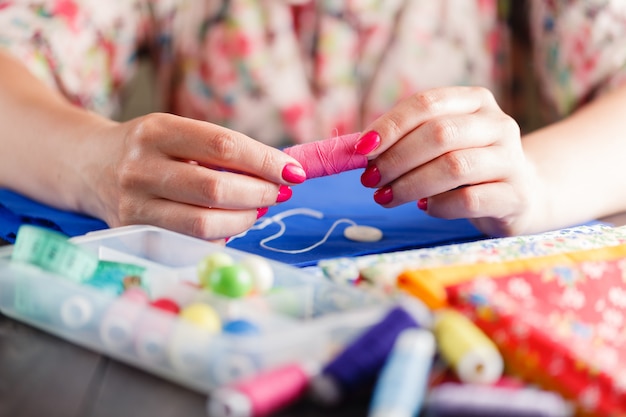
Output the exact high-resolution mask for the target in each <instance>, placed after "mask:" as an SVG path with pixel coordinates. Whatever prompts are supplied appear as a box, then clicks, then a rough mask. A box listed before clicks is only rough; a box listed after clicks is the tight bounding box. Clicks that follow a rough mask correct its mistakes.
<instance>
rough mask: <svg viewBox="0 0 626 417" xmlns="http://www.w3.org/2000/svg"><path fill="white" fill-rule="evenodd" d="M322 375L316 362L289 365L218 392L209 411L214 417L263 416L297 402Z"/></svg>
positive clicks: (215, 393)
mask: <svg viewBox="0 0 626 417" xmlns="http://www.w3.org/2000/svg"><path fill="white" fill-rule="evenodd" d="M317 372H318V366H317V365H316V364H314V363H306V364H301V363H289V364H286V365H283V366H280V367H278V368H274V369H271V370H268V371H266V372H262V373H260V374H257V375H255V376H253V377H251V378H250V379H246V380H243V381H240V382H238V383H235V384H234V385H231V386H227V387H222V388H219V389H217V390H216V391H215V392H214V393H213V394H212V395H211V397H210V398H209V401H208V403H207V411H208V414H209V415H210V416H213V417H261V416H267V415H270V414H272V413H274V412H276V411H278V410H280V409H282V408H284V407H286V406H288V405H290V404H292V403H293V402H295V401H297V400H298V399H299V398H300V397H301V396H302V395H303V394H304V393H305V392H306V389H307V387H308V384H309V380H310V378H311V376H312V375H313V374H314V373H317Z"/></svg>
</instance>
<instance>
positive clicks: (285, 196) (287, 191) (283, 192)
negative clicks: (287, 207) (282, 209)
mask: <svg viewBox="0 0 626 417" xmlns="http://www.w3.org/2000/svg"><path fill="white" fill-rule="evenodd" d="M292 194H293V191H292V190H291V187H290V186H288V185H281V186H280V187H279V188H278V197H276V202H277V203H282V202H285V201H287V200H289V199H290V198H291V195H292Z"/></svg>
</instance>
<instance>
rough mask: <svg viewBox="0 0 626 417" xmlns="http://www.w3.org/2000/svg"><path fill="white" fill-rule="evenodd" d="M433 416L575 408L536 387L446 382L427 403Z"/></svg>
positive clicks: (530, 415) (554, 415) (551, 416)
mask: <svg viewBox="0 0 626 417" xmlns="http://www.w3.org/2000/svg"><path fill="white" fill-rule="evenodd" d="M425 411H426V415H428V416H432V417H503V416H515V417H571V416H573V415H574V407H572V405H571V404H569V403H568V402H567V401H565V400H564V399H563V398H562V397H561V396H560V395H558V394H556V393H553V392H549V391H543V390H539V389H535V388H509V387H498V386H489V385H476V384H455V383H444V384H441V385H438V386H436V387H434V388H432V389H431V390H430V392H429V394H428V397H427V399H426V403H425Z"/></svg>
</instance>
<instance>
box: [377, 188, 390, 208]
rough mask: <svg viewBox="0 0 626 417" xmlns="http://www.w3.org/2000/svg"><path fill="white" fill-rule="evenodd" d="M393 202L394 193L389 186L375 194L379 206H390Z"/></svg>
mask: <svg viewBox="0 0 626 417" xmlns="http://www.w3.org/2000/svg"><path fill="white" fill-rule="evenodd" d="M391 200H393V191H391V187H390V186H388V185H387V186H385V187H383V188H379V189H378V190H376V192H375V193H374V201H376V202H377V203H378V204H382V205H385V204H389V203H391Z"/></svg>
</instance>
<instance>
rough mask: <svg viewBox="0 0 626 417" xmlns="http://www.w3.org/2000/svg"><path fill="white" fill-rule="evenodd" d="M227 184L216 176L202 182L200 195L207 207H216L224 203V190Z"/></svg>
mask: <svg viewBox="0 0 626 417" xmlns="http://www.w3.org/2000/svg"><path fill="white" fill-rule="evenodd" d="M226 186H227V184H225V183H224V181H223V180H222V179H220V178H219V177H218V176H213V177H211V178H208V179H207V180H205V181H203V183H202V195H203V196H204V199H205V201H206V203H207V205H208V206H217V205H218V204H219V203H220V202H222V201H224V197H225V188H224V187H226Z"/></svg>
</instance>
